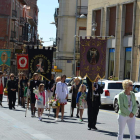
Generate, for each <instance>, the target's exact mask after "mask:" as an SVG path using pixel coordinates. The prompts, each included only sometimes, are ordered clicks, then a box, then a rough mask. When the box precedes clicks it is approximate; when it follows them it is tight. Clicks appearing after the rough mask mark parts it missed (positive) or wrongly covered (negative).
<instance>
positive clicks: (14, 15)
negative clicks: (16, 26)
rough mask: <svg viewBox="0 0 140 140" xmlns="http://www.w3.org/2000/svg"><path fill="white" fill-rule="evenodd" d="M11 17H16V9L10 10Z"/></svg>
mask: <svg viewBox="0 0 140 140" xmlns="http://www.w3.org/2000/svg"><path fill="white" fill-rule="evenodd" d="M12 17H13V18H17V11H16V10H12Z"/></svg>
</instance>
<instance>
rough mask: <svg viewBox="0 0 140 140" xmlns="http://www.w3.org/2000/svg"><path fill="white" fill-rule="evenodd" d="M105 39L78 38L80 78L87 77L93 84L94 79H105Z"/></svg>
mask: <svg viewBox="0 0 140 140" xmlns="http://www.w3.org/2000/svg"><path fill="white" fill-rule="evenodd" d="M106 46H107V38H106V39H101V38H95V39H93V38H90V39H87V38H85V39H82V38H80V76H81V77H82V78H84V77H85V76H87V77H89V79H90V81H91V82H94V81H95V79H96V77H97V76H99V77H100V78H101V79H103V78H104V77H105V66H106Z"/></svg>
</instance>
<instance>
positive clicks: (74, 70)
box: [73, 0, 78, 76]
mask: <svg viewBox="0 0 140 140" xmlns="http://www.w3.org/2000/svg"><path fill="white" fill-rule="evenodd" d="M77 6H78V0H76V8H75V9H76V13H75V36H74V57H73V76H75V54H76V53H75V50H76V33H77V32H76V30H77Z"/></svg>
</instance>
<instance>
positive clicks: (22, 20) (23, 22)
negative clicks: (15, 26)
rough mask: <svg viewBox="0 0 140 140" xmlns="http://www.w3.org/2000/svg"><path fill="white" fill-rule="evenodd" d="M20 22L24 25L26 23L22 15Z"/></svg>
mask: <svg viewBox="0 0 140 140" xmlns="http://www.w3.org/2000/svg"><path fill="white" fill-rule="evenodd" d="M20 24H22V25H24V24H25V18H24V17H20Z"/></svg>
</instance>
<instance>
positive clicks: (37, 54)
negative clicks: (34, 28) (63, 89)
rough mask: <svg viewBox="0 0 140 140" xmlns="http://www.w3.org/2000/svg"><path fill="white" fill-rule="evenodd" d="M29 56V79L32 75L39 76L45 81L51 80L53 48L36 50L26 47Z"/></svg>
mask: <svg viewBox="0 0 140 140" xmlns="http://www.w3.org/2000/svg"><path fill="white" fill-rule="evenodd" d="M28 55H29V78H31V77H32V75H33V74H34V73H39V74H41V75H42V76H43V77H44V78H46V79H47V80H51V70H52V60H53V48H45V47H43V49H39V48H38V47H37V49H36V48H35V49H34V47H32V48H30V47H28Z"/></svg>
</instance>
